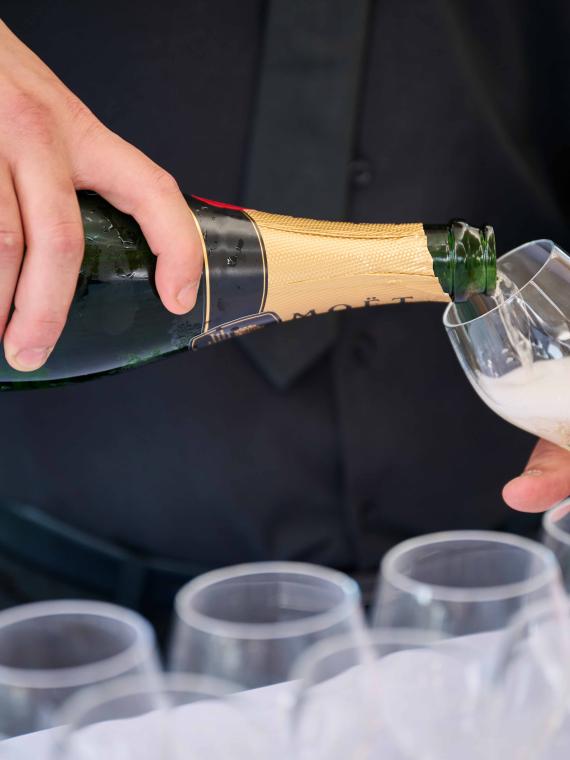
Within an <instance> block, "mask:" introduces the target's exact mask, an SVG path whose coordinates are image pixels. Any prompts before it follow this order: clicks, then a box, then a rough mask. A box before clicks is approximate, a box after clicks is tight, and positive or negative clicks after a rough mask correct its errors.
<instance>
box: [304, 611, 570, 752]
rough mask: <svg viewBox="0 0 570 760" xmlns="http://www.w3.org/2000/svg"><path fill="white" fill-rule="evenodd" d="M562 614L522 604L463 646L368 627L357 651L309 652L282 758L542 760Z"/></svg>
mask: <svg viewBox="0 0 570 760" xmlns="http://www.w3.org/2000/svg"><path fill="white" fill-rule="evenodd" d="M563 610H564V607H561V608H554V607H553V606H552V605H550V604H544V603H543V604H541V605H531V606H530V607H527V608H525V609H524V610H522V611H521V612H520V613H518V615H516V616H515V617H514V618H513V621H512V624H511V625H510V626H509V627H508V628H506V629H504V630H502V631H499V632H494V633H485V634H476V635H473V636H467V637H458V638H446V639H442V638H441V637H440V636H439V635H438V634H436V633H435V632H433V631H422V630H406V629H395V628H392V629H379V628H378V629H374V630H372V631H370V633H369V635H368V637H367V638H363V640H362V641H361V642H355V639H354V637H352V638H348V639H347V638H346V637H334V638H332V639H328V640H326V641H323V642H320V643H318V644H316V645H315V646H314V647H313V648H312V649H310V650H308V651H307V652H306V653H305V655H303V656H302V657H301V658H300V660H299V661H298V663H297V664H296V666H295V668H294V669H293V672H292V679H294V680H293V683H294V684H295V686H296V690H297V700H296V704H295V708H294V710H293V711H292V726H291V744H292V747H291V756H292V757H295V758H299V760H377V759H378V758H382V760H457V758H461V760H495V759H496V758H517V760H531V758H533V759H534V758H538V757H539V756H540V757H543V755H542V754H539V753H540V752H541V751H542V750H543V749H544V748H545V746H546V744H547V742H548V740H549V738H551V737H552V736H553V734H554V733H555V731H556V729H557V727H558V726H559V725H560V723H561V720H562V716H563V713H564V704H565V699H566V695H567V692H568V680H569V679H568V670H569V668H568V665H569V663H570V659H569V657H568V636H569V631H568V628H567V627H565V624H566V623H567V621H568V608H566V613H564V611H563ZM544 757H546V756H544ZM548 757H550V756H548ZM553 760H554V759H553Z"/></svg>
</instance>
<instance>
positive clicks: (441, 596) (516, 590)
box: [377, 530, 560, 603]
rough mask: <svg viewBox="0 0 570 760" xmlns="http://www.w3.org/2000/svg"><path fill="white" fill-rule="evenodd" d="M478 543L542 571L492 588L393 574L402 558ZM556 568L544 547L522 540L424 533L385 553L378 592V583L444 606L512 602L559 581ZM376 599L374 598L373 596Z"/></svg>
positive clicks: (486, 533)
mask: <svg viewBox="0 0 570 760" xmlns="http://www.w3.org/2000/svg"><path fill="white" fill-rule="evenodd" d="M461 541H464V542H468V541H479V542H487V543H488V544H502V545H503V546H508V547H509V548H517V549H522V550H524V551H526V552H527V553H528V554H532V555H533V556H534V557H537V558H538V559H540V561H541V562H542V564H543V567H542V569H541V570H540V571H539V572H538V573H537V574H536V575H534V576H533V577H532V578H527V579H526V580H523V581H514V582H513V583H503V584H497V585H496V586H469V587H466V588H461V587H457V586H441V585H437V584H431V583H425V582H423V581H418V580H415V579H414V578H410V577H409V576H407V575H405V574H404V573H402V572H401V571H400V570H397V569H396V568H395V567H394V565H395V563H396V562H397V561H398V560H399V559H400V558H401V557H402V556H404V555H405V554H408V553H411V552H414V551H416V550H417V549H421V548H423V547H425V546H430V545H432V546H433V545H436V544H444V543H448V542H461ZM559 574H560V568H559V566H558V562H557V560H556V557H555V556H554V553H553V552H552V551H551V550H550V549H549V548H548V547H546V546H543V545H542V544H539V543H538V542H537V541H533V540H532V539H530V538H525V537H524V536H517V535H515V534H511V533H502V532H500V531H492V530H457V531H440V532H438V533H428V534H426V535H423V536H417V537H416V538H410V539H408V540H406V541H402V542H401V543H399V544H397V545H396V546H394V547H393V548H392V549H389V550H388V551H387V552H386V554H385V555H384V558H383V559H382V562H381V564H380V585H379V588H380V591H381V586H382V581H386V582H387V583H389V584H390V585H391V586H392V587H394V588H396V589H398V590H400V591H403V592H405V593H408V594H413V595H414V596H422V597H426V598H428V597H429V598H430V599H435V600H439V601H444V602H473V603H476V602H478V603H484V602H496V601H500V600H503V599H513V598H515V597H517V596H522V595H523V594H528V593H532V592H534V591H537V590H538V589H540V588H541V587H542V586H544V585H545V584H546V583H548V582H550V581H551V580H553V579H556V578H557V577H559ZM377 598H378V595H377Z"/></svg>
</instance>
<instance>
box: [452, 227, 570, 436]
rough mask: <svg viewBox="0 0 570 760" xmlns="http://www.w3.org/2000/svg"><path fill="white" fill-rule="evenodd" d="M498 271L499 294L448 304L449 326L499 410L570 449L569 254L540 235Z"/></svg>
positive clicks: (473, 376) (484, 394) (474, 380)
mask: <svg viewBox="0 0 570 760" xmlns="http://www.w3.org/2000/svg"><path fill="white" fill-rule="evenodd" d="M497 274H498V286H499V293H500V294H501V298H495V297H487V296H475V297H474V298H472V299H470V300H469V301H466V302H464V303H452V304H449V306H448V307H447V308H446V310H445V314H444V318H443V322H444V325H445V328H446V330H447V334H448V336H449V338H450V340H451V343H452V345H453V348H454V350H455V353H456V354H457V357H458V359H459V361H460V363H461V366H462V367H463V370H464V372H465V374H466V375H467V378H468V379H469V381H470V382H471V385H472V386H473V387H474V389H475V390H476V392H477V393H478V394H479V396H480V397H481V399H482V400H483V401H484V402H485V403H486V404H487V405H488V406H489V407H490V408H491V409H492V410H493V411H494V412H496V413H497V414H498V415H499V416H500V417H503V419H505V420H507V421H508V422H511V423H512V424H513V425H516V426H517V427H519V428H522V429H523V430H526V431H528V432H530V433H534V434H535V435H538V436H540V437H541V438H545V439H546V440H548V441H552V442H553V443H556V444H558V445H559V446H563V447H564V448H567V449H570V393H568V387H569V385H570V257H569V256H568V255H567V254H566V253H565V252H564V251H563V250H561V249H560V248H559V247H558V246H557V245H555V244H554V243H552V242H551V241H549V240H536V241H534V242H532V243H526V244H525V245H522V246H520V247H519V248H516V249H514V250H513V251H510V253H507V254H505V255H504V256H501V258H500V259H499V260H498V262H497ZM501 301H502V302H501Z"/></svg>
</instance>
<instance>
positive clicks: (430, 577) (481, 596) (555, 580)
mask: <svg viewBox="0 0 570 760" xmlns="http://www.w3.org/2000/svg"><path fill="white" fill-rule="evenodd" d="M562 599H564V589H563V586H562V579H561V576H560V568H559V566H558V563H557V561H556V558H555V556H554V554H553V553H552V552H551V551H550V549H548V548H547V547H545V546H542V545H541V544H539V543H537V542H535V541H531V540H530V539H527V538H522V537H520V536H514V535H510V534H507V533H496V532H493V531H470V530H466V531H447V532H444V533H432V534H430V535H426V536H421V537H419V538H413V539H410V540H408V541H404V542H402V543H401V544H398V545H397V546H395V547H394V548H393V549H391V550H390V551H388V552H387V554H386V555H385V556H384V559H383V560H382V563H381V566H380V579H379V585H378V591H377V597H376V601H375V605H374V610H373V615H372V619H373V625H374V626H377V627H382V628H387V627H395V628H420V629H424V630H432V631H436V632H439V633H441V634H442V635H444V636H462V635H467V634H472V633H483V632H485V631H496V630H501V629H504V628H506V626H507V625H508V624H509V623H510V621H511V619H512V618H513V616H514V615H515V614H516V613H517V612H518V611H519V610H521V609H523V608H524V607H526V606H528V605H530V604H533V603H535V602H539V601H543V602H545V603H549V604H552V605H553V606H556V605H557V604H560V603H561V600H562Z"/></svg>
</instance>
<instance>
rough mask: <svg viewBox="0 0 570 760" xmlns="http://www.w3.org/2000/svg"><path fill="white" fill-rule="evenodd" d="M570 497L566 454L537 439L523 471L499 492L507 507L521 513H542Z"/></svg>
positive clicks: (569, 454) (569, 459)
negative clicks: (501, 492)
mask: <svg viewBox="0 0 570 760" xmlns="http://www.w3.org/2000/svg"><path fill="white" fill-rule="evenodd" d="M568 495H570V451H566V449H561V448H560V446H556V445H555V444H553V443H549V442H548V441H543V440H540V441H539V442H538V443H537V444H536V446H535V448H534V451H533V452H532V454H531V456H530V459H529V460H528V464H527V466H526V469H525V471H524V472H523V473H522V475H519V477H517V478H514V480H511V481H510V482H509V483H507V485H506V486H505V487H504V489H503V498H504V500H505V501H506V502H507V504H508V505H509V506H510V507H513V509H519V510H521V511H522V512H544V510H546V509H549V508H550V507H552V506H553V505H554V504H556V502H558V501H561V500H562V499H565V498H566V497H567V496H568Z"/></svg>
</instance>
